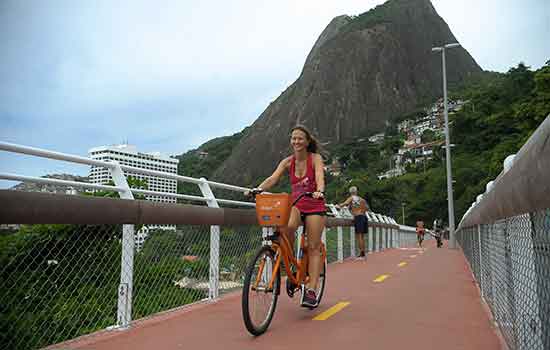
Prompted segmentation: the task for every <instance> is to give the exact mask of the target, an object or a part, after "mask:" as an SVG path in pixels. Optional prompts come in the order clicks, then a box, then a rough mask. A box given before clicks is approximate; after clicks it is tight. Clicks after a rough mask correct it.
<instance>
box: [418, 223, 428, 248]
mask: <svg viewBox="0 0 550 350" xmlns="http://www.w3.org/2000/svg"><path fill="white" fill-rule="evenodd" d="M425 233H426V230H425V228H424V221H422V219H418V220H417V221H416V239H417V240H418V246H419V247H422V241H423V240H424V234H425Z"/></svg>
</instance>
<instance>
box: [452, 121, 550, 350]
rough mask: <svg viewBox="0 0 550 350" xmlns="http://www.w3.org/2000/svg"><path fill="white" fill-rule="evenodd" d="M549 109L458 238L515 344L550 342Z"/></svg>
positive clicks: (540, 346)
mask: <svg viewBox="0 0 550 350" xmlns="http://www.w3.org/2000/svg"><path fill="white" fill-rule="evenodd" d="M549 179H550V116H548V117H547V118H546V120H545V121H544V122H543V123H542V124H541V125H540V126H539V128H538V129H537V130H536V131H535V133H534V134H533V135H532V136H531V138H530V139H529V140H528V141H527V142H526V143H525V145H523V147H522V148H521V149H520V151H519V152H518V153H517V155H512V156H509V157H508V158H506V160H505V161H504V170H503V171H502V172H501V173H500V175H499V176H498V177H497V178H496V179H495V180H494V181H490V182H489V183H488V184H487V186H486V192H485V193H484V194H481V195H479V196H478V197H477V199H476V201H475V202H474V203H472V206H471V207H470V209H469V210H468V211H467V212H466V214H465V215H464V217H463V218H462V220H461V222H460V224H459V227H458V231H457V240H458V242H459V244H460V246H461V247H462V250H463V252H464V254H465V256H466V258H467V259H468V262H469V264H470V267H471V270H472V273H473V275H474V277H475V279H476V281H477V283H478V285H479V288H480V292H481V296H482V298H483V299H484V300H485V302H486V303H487V304H488V306H489V308H490V310H491V312H492V316H493V320H494V322H495V324H496V325H497V326H498V327H499V328H500V330H501V333H502V334H503V337H504V339H505V341H506V343H507V345H508V347H509V348H511V349H537V350H539V349H540V350H543V349H544V350H546V349H550V181H549Z"/></svg>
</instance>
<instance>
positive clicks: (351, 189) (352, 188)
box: [349, 186, 357, 194]
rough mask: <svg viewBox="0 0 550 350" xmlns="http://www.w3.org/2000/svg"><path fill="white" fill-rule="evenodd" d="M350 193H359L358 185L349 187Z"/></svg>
mask: <svg viewBox="0 0 550 350" xmlns="http://www.w3.org/2000/svg"><path fill="white" fill-rule="evenodd" d="M349 193H351V194H357V187H355V186H351V187H350V188H349Z"/></svg>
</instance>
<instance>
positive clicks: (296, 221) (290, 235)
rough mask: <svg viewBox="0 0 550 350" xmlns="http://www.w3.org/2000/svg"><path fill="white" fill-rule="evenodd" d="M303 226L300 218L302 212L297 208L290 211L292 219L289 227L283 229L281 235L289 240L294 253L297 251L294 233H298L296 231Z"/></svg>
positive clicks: (289, 221) (289, 220)
mask: <svg viewBox="0 0 550 350" xmlns="http://www.w3.org/2000/svg"><path fill="white" fill-rule="evenodd" d="M300 225H302V219H301V218H300V211H299V210H298V209H296V208H295V207H292V209H291V211H290V218H289V219H288V226H287V227H281V234H283V235H285V236H286V238H287V239H288V242H289V243H290V247H291V248H292V250H293V251H295V250H296V247H295V245H294V237H295V235H294V233H295V232H296V229H297V228H298V226H300Z"/></svg>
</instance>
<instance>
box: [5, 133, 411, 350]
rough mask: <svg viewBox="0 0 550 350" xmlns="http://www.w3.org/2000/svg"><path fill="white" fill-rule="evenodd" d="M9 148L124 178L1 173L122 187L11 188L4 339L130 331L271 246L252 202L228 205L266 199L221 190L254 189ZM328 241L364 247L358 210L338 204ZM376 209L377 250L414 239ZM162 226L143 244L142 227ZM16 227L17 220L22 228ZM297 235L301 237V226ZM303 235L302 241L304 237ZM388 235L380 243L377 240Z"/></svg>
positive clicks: (372, 236) (334, 248)
mask: <svg viewBox="0 0 550 350" xmlns="http://www.w3.org/2000/svg"><path fill="white" fill-rule="evenodd" d="M0 150H5V151H10V152H17V153H24V154H30V155H34V156H39V157H46V158H50V159H57V160H63V161H69V162H73V163H79V164H85V165H95V166H104V167H106V168H107V169H110V170H111V174H112V175H113V179H114V182H115V186H108V185H99V184H89V183H81V182H74V181H65V180H57V179H47V178H36V177H29V176H23V175H15V174H6V173H0V178H2V179H7V180H19V181H25V182H35V183H49V184H55V185H68V186H73V187H77V186H78V187H84V188H89V189H97V190H108V191H116V192H118V193H120V194H121V198H123V199H129V200H121V199H114V198H103V197H101V198H100V197H90V196H75V195H61V194H49V193H30V192H21V191H6V190H0V200H1V201H2V202H3V203H9V205H7V206H2V207H0V223H2V224H18V225H16V231H9V228H8V227H4V229H5V231H3V235H2V236H1V237H0V238H2V240H0V244H2V246H1V247H0V248H1V249H0V251H1V252H2V254H1V255H0V258H1V259H2V261H0V279H1V280H2V281H3V286H2V296H1V298H0V299H1V304H0V305H1V310H0V311H1V315H2V316H1V321H0V322H1V328H2V329H3V330H5V331H3V332H2V335H1V336H0V337H1V339H0V344H2V345H1V346H0V348H38V347H42V346H46V345H49V344H54V343H58V342H62V341H65V340H68V339H73V338H75V337H78V336H80V335H84V334H88V333H90V332H93V331H96V330H101V329H106V328H107V329H110V328H116V329H125V328H127V327H129V326H130V325H131V322H132V320H136V319H139V318H143V317H147V316H151V315H154V314H156V313H159V312H165V311H169V310H173V309H176V308H179V307H181V306H184V305H187V304H189V303H193V302H198V301H203V300H210V301H215V300H216V299H217V298H218V297H219V295H220V294H223V293H226V292H229V291H233V290H238V289H240V288H241V284H242V278H243V274H244V267H245V266H246V264H247V262H248V261H249V260H250V256H251V254H253V253H254V251H255V249H256V248H258V247H259V246H260V244H261V233H260V232H261V230H260V227H258V226H257V225H256V219H255V214H254V211H253V210H250V209H234V208H220V207H219V205H218V203H220V204H231V205H241V206H248V207H252V206H254V203H249V202H239V201H234V200H226V199H218V198H216V197H215V196H214V194H213V192H212V190H211V187H215V188H223V189H229V190H232V191H239V192H243V191H245V190H247V188H243V187H238V186H232V185H227V184H221V183H217V182H212V181H207V180H205V179H194V178H189V177H185V176H180V175H175V174H169V173H162V172H157V171H151V170H146V169H139V168H134V167H129V166H124V165H120V164H117V163H115V162H103V161H98V160H94V159H89V158H84V157H79V156H74V155H67V154H62V153H58V152H51V151H46V150H41V149H37V148H31V147H25V146H20V145H13V144H7V143H0ZM124 172H131V173H142V174H149V175H152V176H159V177H165V178H171V179H176V180H178V181H184V182H190V183H195V184H197V185H198V186H199V188H200V190H201V193H202V194H203V197H199V196H191V195H185V194H174V193H164V192H155V191H146V190H142V189H133V188H130V187H129V186H128V183H127V181H126V178H125V176H124ZM133 193H140V194H146V195H155V196H164V197H168V196H172V197H175V198H180V199H186V200H194V201H202V202H206V203H207V204H208V207H204V206H194V205H185V204H171V203H154V202H149V201H143V200H132V199H133ZM329 207H330V208H331V211H332V212H333V214H334V218H329V220H328V222H327V228H326V231H325V232H324V233H323V240H324V241H325V242H326V244H327V251H328V253H329V254H328V260H329V262H341V261H343V260H345V259H346V258H348V257H353V256H356V255H357V253H356V247H355V232H354V230H353V227H352V221H351V220H350V219H351V218H352V216H351V214H350V213H349V211H347V209H345V208H344V209H343V210H340V211H339V210H336V208H335V207H334V206H332V205H329ZM368 215H369V233H368V235H369V238H368V239H367V241H369V242H370V241H372V242H373V243H372V244H369V251H380V250H383V249H386V248H391V247H399V246H403V245H405V244H408V243H410V242H413V239H412V238H413V237H414V234H411V233H410V229H408V228H407V227H403V226H399V225H397V224H396V222H395V220H393V219H392V218H389V217H386V216H383V215H380V214H376V213H371V212H369V213H368ZM159 224H170V225H176V229H175V230H163V229H161V228H158V226H157V228H156V229H153V230H151V231H150V232H149V235H148V237H147V239H146V240H145V242H144V243H143V245H142V246H141V248H140V249H137V247H136V245H135V244H134V240H135V238H136V236H135V233H136V232H137V231H139V229H140V228H141V227H143V226H144V225H159ZM12 228H13V227H12ZM297 234H301V231H300V230H299V231H298V233H297ZM296 241H298V240H296ZM374 242H376V246H374Z"/></svg>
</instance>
